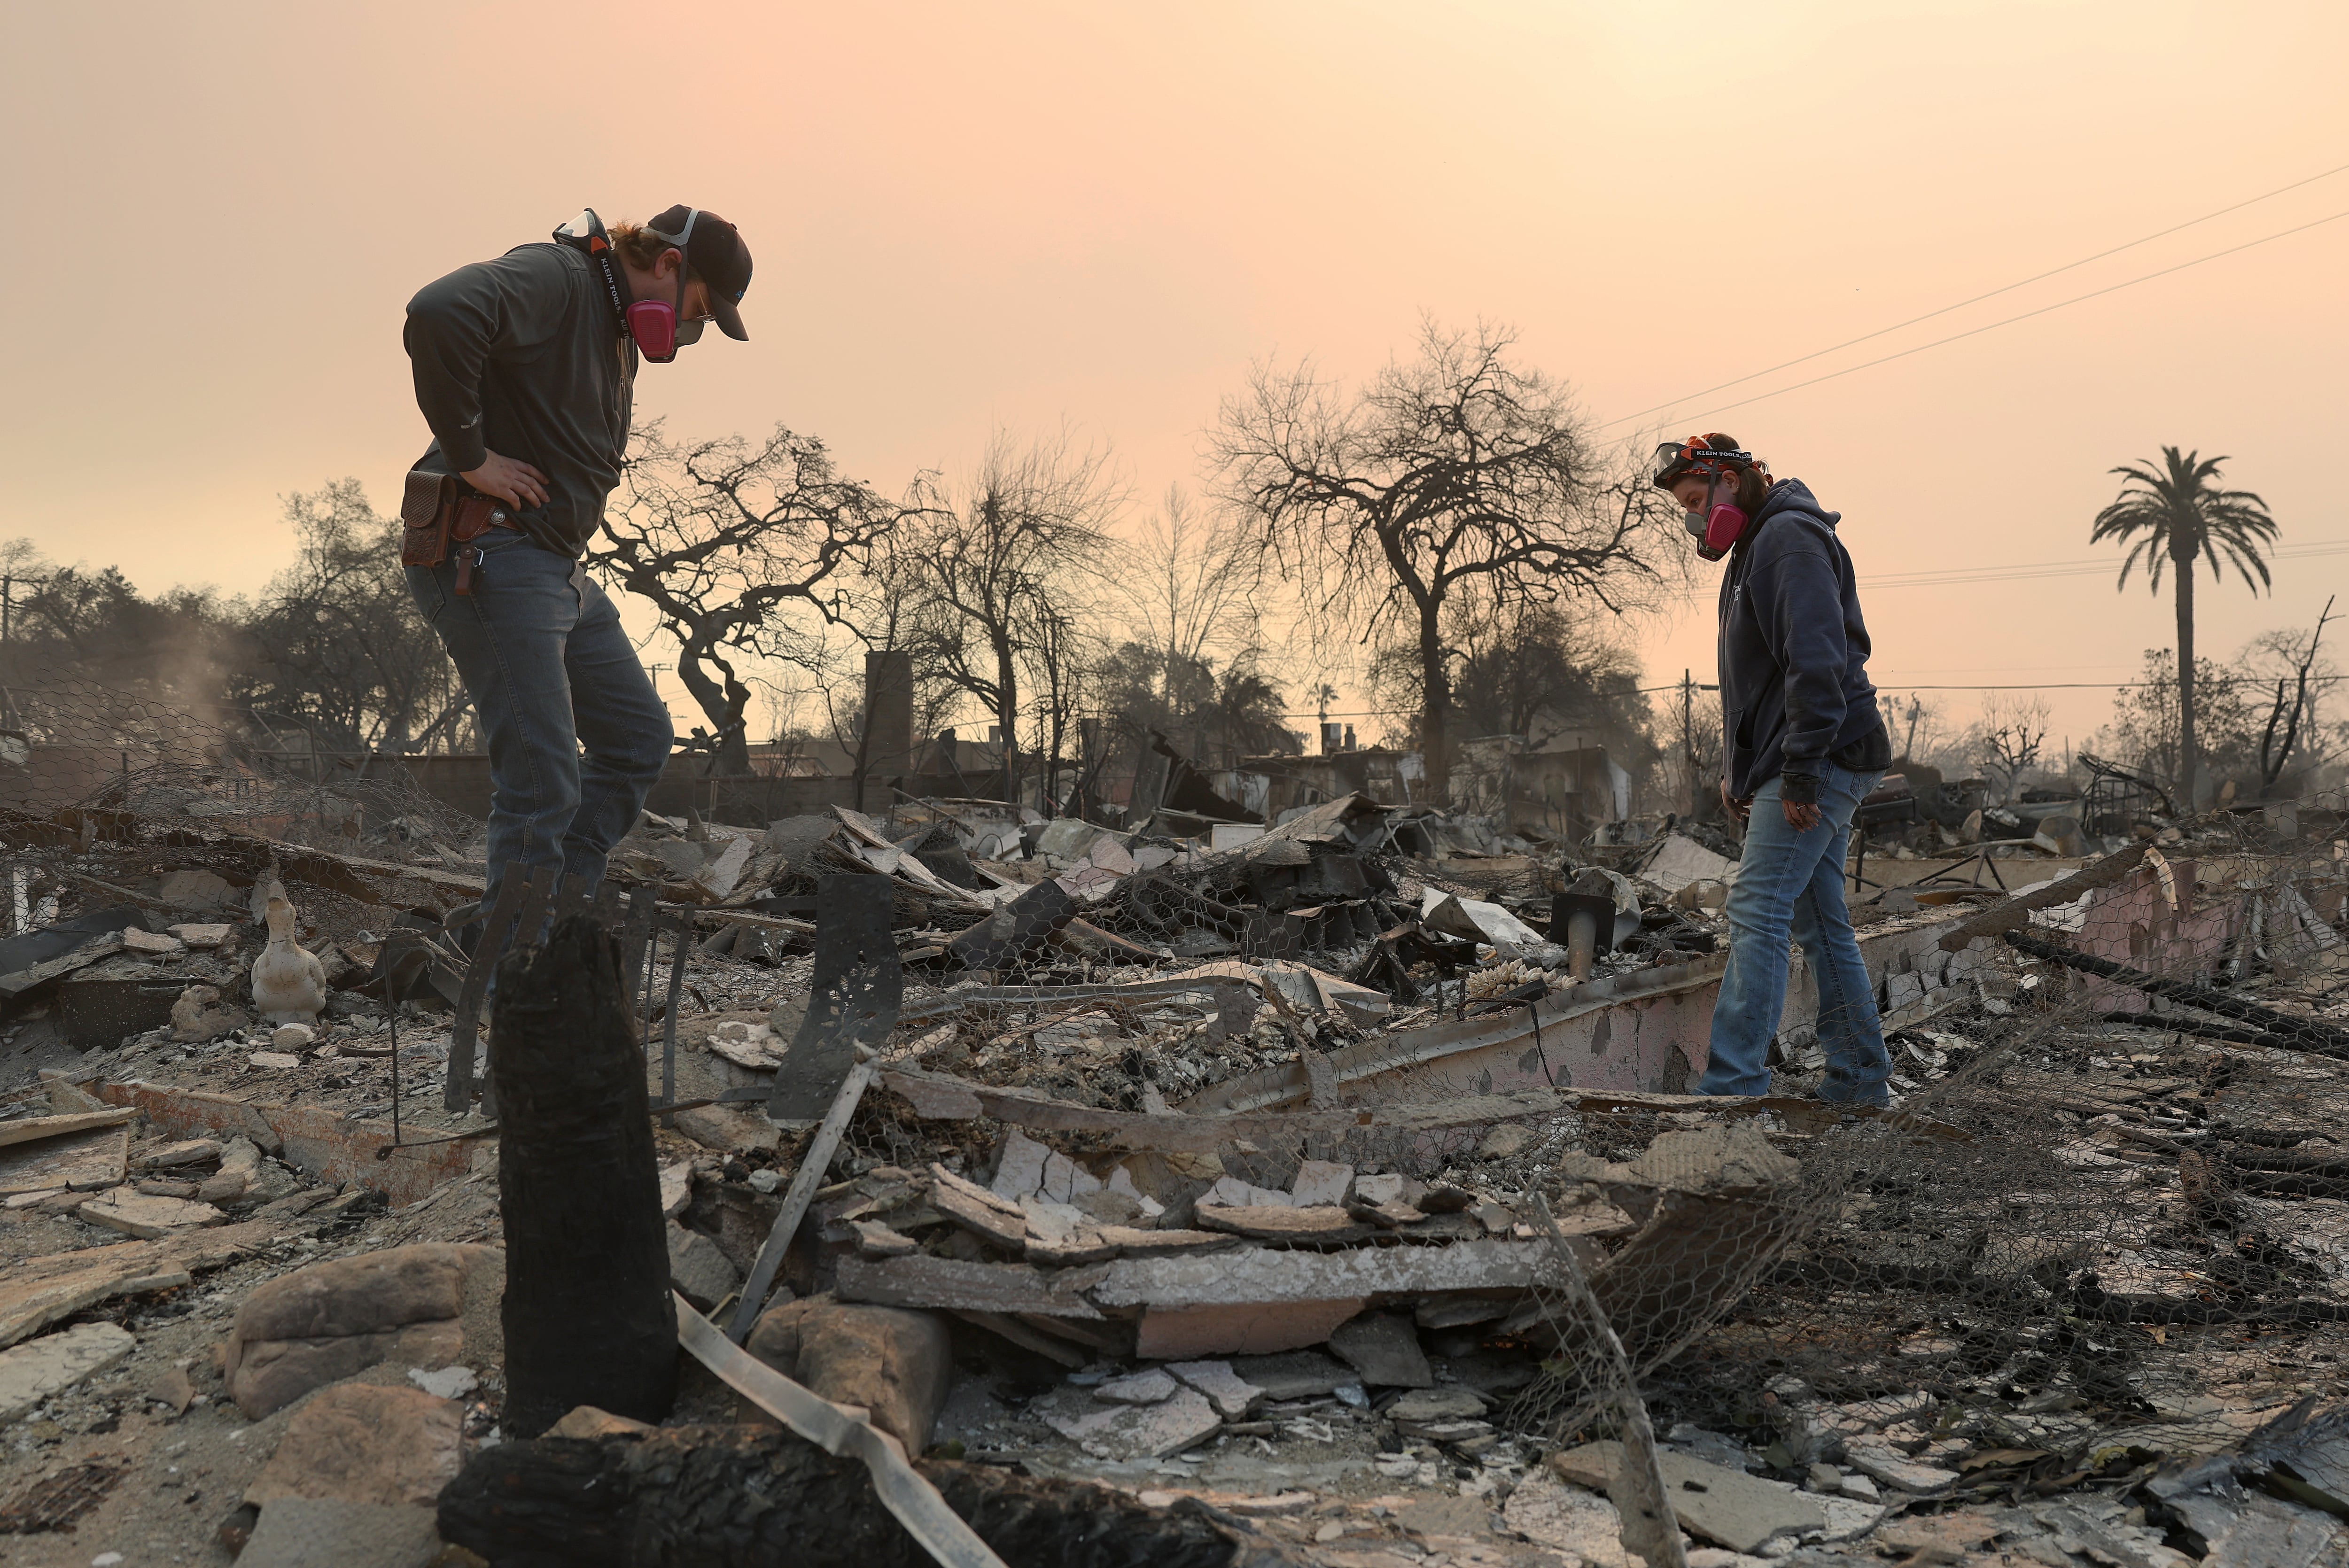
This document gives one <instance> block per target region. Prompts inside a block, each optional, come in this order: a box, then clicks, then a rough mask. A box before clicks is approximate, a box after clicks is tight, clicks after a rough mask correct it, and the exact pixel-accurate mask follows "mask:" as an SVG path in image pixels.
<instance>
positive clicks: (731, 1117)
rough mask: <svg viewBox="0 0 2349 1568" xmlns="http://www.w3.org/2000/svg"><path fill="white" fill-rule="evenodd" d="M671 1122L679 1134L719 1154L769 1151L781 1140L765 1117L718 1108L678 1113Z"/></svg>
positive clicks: (772, 1124)
mask: <svg viewBox="0 0 2349 1568" xmlns="http://www.w3.org/2000/svg"><path fill="white" fill-rule="evenodd" d="M674 1120H675V1125H676V1127H677V1130H678V1131H679V1132H682V1133H683V1134H685V1135H686V1136H687V1137H688V1138H690V1139H691V1140H694V1141H695V1142H696V1143H698V1144H700V1145H701V1147H703V1148H704V1149H708V1150H713V1151H714V1152H716V1153H719V1154H748V1153H750V1151H751V1150H758V1149H773V1148H775V1147H777V1146H778V1145H779V1144H780V1143H781V1141H782V1132H781V1130H780V1129H778V1128H777V1127H776V1126H775V1124H774V1123H773V1122H771V1121H769V1120H768V1119H766V1118H765V1117H763V1116H752V1115H750V1114H749V1113H748V1112H746V1111H740V1110H732V1109H728V1108H727V1107H725V1106H722V1105H700V1106H696V1107H694V1108H693V1109H691V1110H680V1111H678V1113H677V1116H676V1118H675V1119H674Z"/></svg>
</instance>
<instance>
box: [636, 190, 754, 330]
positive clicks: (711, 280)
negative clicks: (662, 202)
mask: <svg viewBox="0 0 2349 1568" xmlns="http://www.w3.org/2000/svg"><path fill="white" fill-rule="evenodd" d="M645 227H646V228H647V229H649V230H651V231H652V232H654V233H656V234H657V235H659V236H660V237H661V238H662V239H664V240H667V242H669V243H671V244H673V245H675V246H677V247H678V249H679V250H681V251H683V252H684V253H685V264H686V265H687V266H688V267H691V268H692V269H693V271H694V274H695V275H696V276H697V277H698V278H700V279H701V281H702V282H703V283H705V284H709V314H710V315H713V316H716V317H717V318H718V330H719V331H720V332H722V333H724V334H725V335H727V336H729V337H730V338H733V339H734V340H735V341H736V342H738V343H748V342H749V341H750V334H749V333H748V332H746V331H744V330H743V327H742V312H741V309H740V305H741V304H742V294H743V292H744V291H745V290H747V289H748V288H749V287H750V247H749V246H748V245H745V244H744V243H743V242H742V234H741V232H740V230H738V229H736V228H735V227H734V225H733V224H731V223H730V222H727V221H726V220H725V219H723V218H721V217H719V215H718V214H717V213H715V212H711V211H706V210H704V209H702V208H698V207H687V206H683V205H678V206H675V207H671V208H670V209H669V210H668V211H666V212H663V213H661V214H660V215H659V216H657V217H656V218H653V219H651V220H650V221H648V222H647V223H646V224H645Z"/></svg>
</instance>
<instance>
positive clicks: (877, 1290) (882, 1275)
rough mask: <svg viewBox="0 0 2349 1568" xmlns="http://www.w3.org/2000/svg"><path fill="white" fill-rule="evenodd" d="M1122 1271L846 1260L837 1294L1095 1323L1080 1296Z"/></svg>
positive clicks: (927, 1259) (952, 1309)
mask: <svg viewBox="0 0 2349 1568" xmlns="http://www.w3.org/2000/svg"><path fill="white" fill-rule="evenodd" d="M1154 1261H1156V1260H1154ZM1177 1261H1192V1260H1177ZM1196 1261H1200V1262H1206V1261H1210V1260H1206V1259H1201V1260H1196ZM1120 1266H1123V1265H1120V1264H1096V1265H1094V1266H1092V1267H1090V1268H1081V1269H1061V1270H1057V1271H1048V1270H1041V1269H1038V1268H1035V1267H1033V1266H1032V1265H1030V1264H988V1263H975V1262H969V1261H966V1260H964V1259H960V1258H939V1257H912V1258H857V1257H843V1258H842V1259H841V1260H840V1272H839V1275H838V1279H837V1283H836V1284H835V1285H834V1289H835V1290H836V1292H837V1293H838V1295H839V1297H840V1299H841V1300H843V1301H847V1302H866V1303H870V1304H872V1305H878V1306H913V1307H932V1308H936V1309H937V1310H939V1311H945V1312H1004V1313H1014V1314H1017V1313H1031V1314H1037V1315H1042V1316H1046V1317H1075V1318H1084V1319H1090V1320H1096V1321H1097V1320H1099V1319H1100V1317H1101V1312H1100V1311H1099V1310H1098V1309H1097V1308H1096V1307H1094V1306H1093V1305H1092V1303H1091V1302H1089V1301H1087V1300H1086V1299H1085V1297H1084V1295H1083V1294H1082V1293H1083V1291H1084V1289H1085V1287H1086V1286H1088V1285H1090V1284H1093V1283H1094V1281H1095V1280H1097V1279H1098V1278H1099V1277H1100V1275H1101V1273H1102V1269H1104V1268H1113V1267H1120Z"/></svg>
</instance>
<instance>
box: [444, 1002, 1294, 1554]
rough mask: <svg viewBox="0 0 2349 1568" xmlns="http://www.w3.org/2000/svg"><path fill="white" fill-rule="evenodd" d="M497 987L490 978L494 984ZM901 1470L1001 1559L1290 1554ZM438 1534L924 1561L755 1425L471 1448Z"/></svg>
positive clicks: (1064, 1499) (795, 1444)
mask: <svg viewBox="0 0 2349 1568" xmlns="http://www.w3.org/2000/svg"><path fill="white" fill-rule="evenodd" d="M500 984H501V985H502V984H503V982H502V981H501V982H500ZM916 1469H917V1470H920V1471H921V1473H922V1474H923V1475H924V1476H926V1477H927V1478H928V1479H929V1480H930V1482H931V1484H933V1485H934V1486H936V1488H937V1489H938V1491H939V1493H940V1494H941V1495H942V1496H944V1497H945V1499H946V1501H947V1505H948V1506H949V1507H951V1508H952V1509H953V1510H954V1511H956V1512H957V1513H958V1514H960V1515H962V1517H963V1518H964V1519H966V1520H968V1521H969V1522H970V1525H971V1528H972V1529H973V1530H974V1531H976V1532H978V1535H979V1537H980V1538H981V1539H983V1540H984V1541H985V1542H987V1543H988V1546H990V1547H992V1548H993V1549H994V1551H995V1552H996V1553H997V1555H999V1557H1001V1558H1002V1559H1003V1561H1004V1562H1006V1563H1013V1564H1020V1565H1024V1564H1028V1563H1052V1564H1054V1565H1055V1568H1141V1565H1142V1564H1145V1563H1147V1564H1151V1565H1152V1568H1278V1565H1281V1564H1288V1563H1303V1562H1304V1561H1305V1558H1304V1557H1303V1556H1302V1555H1301V1554H1299V1553H1296V1552H1294V1551H1293V1550H1292V1549H1290V1548H1288V1547H1286V1546H1284V1545H1282V1544H1281V1543H1279V1542H1275V1541H1272V1540H1270V1539H1268V1538H1267V1537H1265V1536H1262V1535H1258V1534H1256V1533H1254V1532H1252V1531H1251V1530H1250V1529H1249V1527H1248V1526H1247V1524H1246V1523H1245V1522H1241V1521H1238V1520H1234V1519H1229V1518H1227V1517H1226V1516H1223V1515H1219V1514H1216V1513H1215V1512H1213V1511H1210V1510H1208V1509H1206V1508H1204V1507H1202V1506H1200V1505H1198V1504H1196V1503H1182V1504H1177V1505H1176V1506H1175V1507H1174V1508H1171V1509H1154V1508H1147V1507H1144V1506H1143V1504H1141V1503H1139V1502H1137V1501H1134V1500H1133V1498H1132V1497H1130V1496H1128V1495H1127V1494H1125V1493H1123V1492H1120V1491H1112V1490H1110V1489H1109V1488H1106V1487H1102V1486H1096V1485H1093V1484H1091V1483H1089V1482H1084V1481H1067V1480H1040V1479H1031V1478H1029V1477H1026V1476H1022V1475H1019V1474H1016V1473H1014V1472H1013V1471H1011V1470H1004V1469H1001V1468H999V1467H996V1466H991V1465H978V1464H956V1463H950V1462H947V1461H942V1460H922V1461H920V1462H919V1463H918V1464H917V1465H916ZM440 1537H441V1539H442V1540H444V1541H447V1542H450V1543H452V1544H454V1545H459V1546H462V1547H464V1548H465V1549H466V1550H467V1551H469V1552H474V1553H480V1554H481V1556H483V1557H486V1558H488V1559H489V1560H490V1561H491V1562H492V1563H498V1564H499V1565H500V1568H621V1565H623V1564H627V1565H634V1564H637V1563H735V1564H739V1565H740V1568H768V1565H772V1568H785V1565H786V1564H788V1565H789V1568H833V1565H835V1564H836V1565H837V1568H932V1564H931V1561H930V1557H929V1554H928V1553H926V1552H924V1551H923V1550H922V1548H921V1547H920V1546H919V1545H917V1544H916V1542H915V1541H914V1539H913V1537H912V1536H910V1535H908V1534H906V1533H905V1528H904V1527H903V1526H902V1525H900V1524H899V1523H898V1522H896V1520H895V1519H894V1518H892V1517H891V1516H890V1514H889V1511H888V1510H887V1509H885V1507H883V1506H882V1503H881V1500H880V1499H879V1498H878V1497H877V1496H875V1495H874V1491H873V1483H872V1481H871V1480H870V1479H868V1478H867V1476H866V1475H865V1473H864V1466H863V1465H861V1464H859V1463H857V1462H856V1461H855V1460H853V1459H835V1458H833V1456H832V1455H830V1454H827V1453H825V1452H824V1451H823V1449H820V1448H817V1447H816V1446H815V1445H814V1444H812V1443H810V1442H807V1441H805V1440H804V1439H800V1438H797V1437H794V1436H792V1434H791V1433H789V1432H782V1431H778V1430H776V1429H773V1428H768V1427H672V1428H665V1429H661V1430H660V1431H657V1432H654V1433H651V1434H648V1435H647V1436H644V1437H641V1438H638V1437H626V1436H612V1437H605V1438H601V1439H571V1438H541V1439H537V1440H536V1441H534V1442H509V1443H501V1444H500V1445H498V1446H497V1447H495V1448H491V1449H481V1450H480V1451H479V1452H477V1453H476V1454H475V1455H474V1456H473V1457H472V1459H471V1460H470V1461H468V1462H467V1464H466V1466H465V1469H464V1470H463V1471H462V1472H461V1473H460V1474H459V1476H458V1477H457V1479H456V1480H453V1481H451V1482H450V1483H449V1486H448V1488H447V1489H446V1490H445V1491H442V1492H441V1494H440Z"/></svg>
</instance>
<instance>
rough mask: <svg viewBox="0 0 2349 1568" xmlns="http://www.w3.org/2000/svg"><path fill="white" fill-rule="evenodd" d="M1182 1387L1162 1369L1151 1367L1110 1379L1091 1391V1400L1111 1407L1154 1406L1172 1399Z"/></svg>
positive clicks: (1170, 1374) (1171, 1375)
mask: <svg viewBox="0 0 2349 1568" xmlns="http://www.w3.org/2000/svg"><path fill="white" fill-rule="evenodd" d="M1182 1386H1183V1385H1181V1384H1179V1383H1177V1382H1175V1381H1174V1375H1173V1374H1172V1373H1170V1372H1168V1371H1166V1370H1165V1369H1164V1367H1151V1368H1150V1369H1149V1370H1148V1371H1146V1372H1136V1373H1133V1374H1132V1375H1130V1376H1128V1377H1112V1378H1111V1379H1110V1380H1109V1381H1108V1382H1106V1383H1102V1384H1101V1385H1099V1386H1097V1387H1095V1388H1094V1389H1093V1398H1096V1399H1100V1400H1102V1401H1103V1402H1105V1403H1107V1404H1112V1405H1156V1404H1161V1403H1164V1401H1165V1400H1168V1399H1171V1398H1174V1391H1175V1389H1177V1388H1179V1387H1182Z"/></svg>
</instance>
